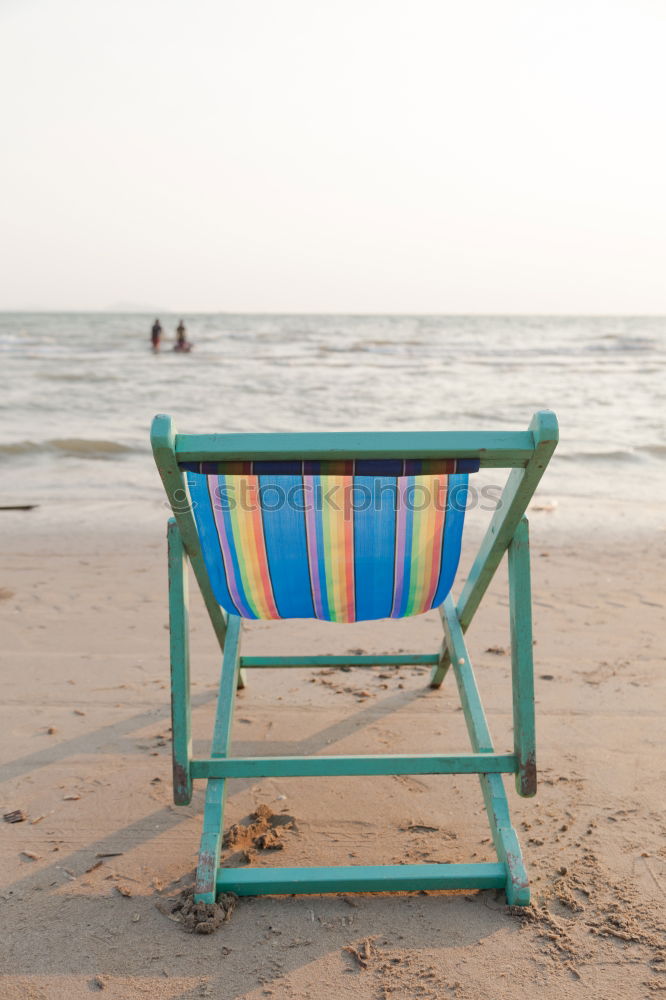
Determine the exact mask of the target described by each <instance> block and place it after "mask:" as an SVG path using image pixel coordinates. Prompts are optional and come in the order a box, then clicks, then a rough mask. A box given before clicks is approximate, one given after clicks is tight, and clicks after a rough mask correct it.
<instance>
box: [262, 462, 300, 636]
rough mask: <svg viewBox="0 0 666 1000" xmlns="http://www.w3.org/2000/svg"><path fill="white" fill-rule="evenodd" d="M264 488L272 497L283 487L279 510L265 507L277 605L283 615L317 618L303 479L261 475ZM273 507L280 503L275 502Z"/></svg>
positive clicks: (267, 545) (265, 522)
mask: <svg viewBox="0 0 666 1000" xmlns="http://www.w3.org/2000/svg"><path fill="white" fill-rule="evenodd" d="M259 487H260V491H261V492H263V491H264V489H266V491H267V493H268V495H269V496H270V497H271V498H272V497H273V494H274V490H273V487H277V488H278V489H279V490H283V491H284V494H285V502H284V503H283V504H282V505H281V506H280V507H279V508H278V509H275V510H273V509H270V510H266V508H263V509H262V513H261V516H262V519H263V523H264V539H265V541H266V556H267V558H268V568H269V571H270V575H271V583H272V584H273V596H274V597H275V604H276V606H277V609H278V611H279V613H280V615H281V617H282V618H314V607H313V604H312V593H311V591H310V571H309V568H308V552H307V542H306V534H305V512H304V510H303V507H304V494H303V480H302V479H301V477H300V475H299V476H283V475H281V476H279V478H276V477H275V476H261V477H260V479H259ZM269 506H270V507H271V508H272V507H274V506H276V505H274V504H273V503H272V502H271V503H270V505H269Z"/></svg>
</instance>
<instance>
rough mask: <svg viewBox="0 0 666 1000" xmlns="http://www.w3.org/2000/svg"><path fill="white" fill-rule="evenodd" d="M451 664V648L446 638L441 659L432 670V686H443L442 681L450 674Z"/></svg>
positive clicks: (440, 655)
mask: <svg viewBox="0 0 666 1000" xmlns="http://www.w3.org/2000/svg"><path fill="white" fill-rule="evenodd" d="M450 666H451V655H450V653H449V648H448V646H447V644H446V639H444V641H443V642H442V646H441V649H440V652H439V659H438V661H437V663H436V664H435V666H434V667H433V668H432V670H431V672H430V687H431V688H438V687H441V686H442V682H443V680H444V678H445V677H446V675H447V674H448V672H449V667H450Z"/></svg>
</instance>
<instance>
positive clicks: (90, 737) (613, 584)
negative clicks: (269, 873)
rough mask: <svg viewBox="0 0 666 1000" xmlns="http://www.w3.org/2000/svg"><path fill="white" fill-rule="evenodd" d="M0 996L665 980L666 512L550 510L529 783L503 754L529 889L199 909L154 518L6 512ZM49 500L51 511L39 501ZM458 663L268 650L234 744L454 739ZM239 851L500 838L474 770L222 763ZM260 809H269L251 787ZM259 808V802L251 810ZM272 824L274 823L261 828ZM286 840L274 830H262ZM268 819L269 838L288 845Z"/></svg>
mask: <svg viewBox="0 0 666 1000" xmlns="http://www.w3.org/2000/svg"><path fill="white" fill-rule="evenodd" d="M2 516H3V522H2V527H3V528H7V529H8V530H7V532H6V536H7V540H6V542H5V543H4V544H3V549H4V552H3V555H4V558H3V564H2V571H1V575H0V588H2V589H1V590H0V615H1V616H2V621H3V625H2V630H3V653H2V659H3V678H4V682H5V690H4V699H3V701H4V705H3V707H2V737H1V739H2V762H3V763H2V793H1V811H2V813H3V814H4V813H10V812H12V811H16V810H20V811H22V814H23V815H24V817H25V818H23V819H22V820H21V821H19V822H15V823H8V822H0V835H1V836H0V847H1V850H2V870H3V878H2V882H3V886H2V890H1V893H0V900H1V902H2V906H1V908H0V921H1V927H2V931H1V933H2V941H3V948H2V954H1V955H0V997H2V998H3V1000H4V998H7V1000H14V998H16V1000H18V998H21V1000H61V998H62V1000H71V998H78V997H81V998H83V997H88V996H89V995H90V993H91V992H100V993H103V995H104V996H105V997H108V998H114V1000H115V998H117V1000H134V998H135V997H137V998H138V997H151V998H155V1000H176V998H178V1000H190V998H191V1000H194V998H199V997H216V998H223V1000H227V998H229V1000H231V998H238V1000H240V998H243V1000H259V998H264V997H271V998H274V1000H281V998H329V997H330V998H347V997H349V998H351V997H353V998H354V1000H371V998H372V1000H375V998H391V1000H403V998H404V1000H408V998H409V1000H411V998H423V1000H429V998H432V1000H435V998H437V1000H439V998H446V997H455V998H459V1000H472V998H474V1000H478V998H489V1000H503V998H518V997H520V998H523V997H532V996H536V995H539V996H540V997H542V998H544V1000H549V998H557V1000H563V998H568V997H585V998H588V1000H589V998H595V997H599V998H602V997H603V998H611V997H623V998H626V1000H633V998H646V997H653V996H656V995H658V993H659V991H660V990H663V989H664V987H665V986H666V933H665V930H666V921H665V919H664V916H663V913H664V894H665V890H666V847H665V846H664V844H665V842H666V841H665V836H664V835H665V834H666V820H665V818H664V812H663V806H664V787H665V785H664V779H665V777H666V761H665V759H664V751H663V733H664V714H665V713H664V704H665V701H664V693H665V690H666V678H665V672H664V639H663V636H664V618H665V617H666V608H665V605H666V597H665V596H664V591H665V589H666V588H665V586H664V582H665V575H666V574H665V567H666V551H665V548H664V544H663V537H661V538H660V540H659V541H657V542H654V541H652V542H651V541H649V540H647V539H645V538H642V537H640V536H636V538H634V539H626V538H625V539H621V538H620V536H610V535H609V536H608V537H604V536H603V535H602V534H599V533H595V534H593V535H592V534H591V535H590V536H589V537H587V538H583V537H578V538H576V539H575V540H574V541H571V542H567V541H566V532H565V531H563V530H560V529H559V528H558V522H557V517H558V514H557V513H552V514H551V513H547V512H535V513H534V514H533V516H532V527H533V584H534V596H535V608H534V611H535V632H534V634H535V637H536V640H537V645H536V647H535V654H536V678H537V680H536V686H537V723H538V749H539V773H540V784H539V791H538V795H537V798H536V799H533V800H521V799H519V798H518V797H517V795H516V794H515V792H514V790H513V785H512V782H510V781H507V786H508V787H509V800H510V806H511V811H512V817H513V822H514V826H515V827H516V829H517V831H518V833H519V836H520V839H521V843H522V847H523V852H524V856H525V861H526V865H527V868H528V871H529V874H530V876H531V880H532V886H533V900H534V906H533V907H531V908H530V909H529V910H527V911H526V912H521V913H519V912H517V911H511V910H510V909H508V908H507V907H506V905H505V902H504V897H503V895H502V894H501V893H496V892H494V891H488V892H461V893H448V894H447V893H427V894H419V893H412V894H404V895H374V896H373V895H355V896H345V897H341V896H301V897H274V898H257V899H251V900H250V899H244V900H240V901H239V903H238V905H237V906H236V907H235V909H234V912H233V913H232V914H231V917H230V919H229V920H228V921H225V922H223V923H222V924H221V926H220V927H219V928H218V929H217V930H216V931H215V933H213V934H210V935H198V934H188V933H186V932H185V930H184V927H183V924H182V922H181V921H180V920H179V914H178V912H175V913H172V912H171V910H172V908H173V901H175V900H177V899H178V897H179V894H180V893H181V892H182V891H183V890H184V889H187V887H188V886H190V885H191V882H192V874H193V868H194V864H195V860H196V852H197V848H198V837H199V832H200V826H201V810H202V800H203V786H202V785H201V784H200V783H198V784H197V791H196V793H195V797H194V800H193V803H192V805H191V807H186V808H180V807H176V806H174V805H173V804H172V803H171V797H170V748H169V699H168V659H167V654H168V649H167V640H168V633H167V603H166V580H165V544H164V539H163V532H162V530H161V528H160V529H158V528H155V529H154V530H153V529H152V528H147V527H144V528H141V530H137V531H136V532H135V533H134V534H133V535H132V536H130V537H129V538H127V537H125V538H123V536H122V535H120V534H117V535H116V534H114V530H113V529H112V528H109V529H108V530H106V531H105V532H104V533H103V534H99V533H98V532H95V531H91V530H88V529H85V528H81V529H80V530H79V531H77V532H76V533H75V534H70V535H69V536H66V537H65V536H62V535H59V534H57V533H56V532H55V531H53V530H49V529H48V528H44V530H40V531H36V532H34V531H29V530H28V522H26V521H25V520H21V518H26V517H30V516H31V515H30V514H21V513H18V512H17V513H12V512H5V513H3V515H2ZM33 523H37V522H33ZM192 625H193V634H192V670H193V679H194V688H193V699H194V706H195V708H194V732H195V749H196V751H197V752H201V753H205V752H206V748H207V741H208V739H209V736H210V733H211V726H212V714H213V706H214V697H215V690H216V677H217V673H218V670H219V655H218V654H217V653H216V649H215V644H214V640H213V639H212V636H211V634H210V630H209V628H208V627H207V622H206V619H205V612H204V610H203V608H202V606H201V602H200V601H199V599H198V596H195V595H193V598H192ZM440 639H441V629H440V626H439V622H438V620H437V617H436V615H433V614H431V615H428V616H425V617H423V618H418V619H412V620H409V621H403V622H395V623H390V624H387V623H372V624H361V625H355V626H330V625H326V624H316V623H312V622H292V623H270V624H269V623H256V624H254V625H252V626H250V627H248V628H246V629H245V633H244V639H243V644H244V651H245V652H253V653H257V654H258V653H260V652H267V651H270V652H273V653H276V654H287V653H289V652H293V653H304V652H315V653H326V652H331V653H333V652H345V651H352V650H353V651H358V650H363V651H365V652H380V651H381V652H390V651H395V652H398V651H401V650H407V649H409V650H414V651H423V652H429V651H432V650H434V649H436V648H437V646H438V644H439V642H440ZM469 645H470V652H471V654H472V659H473V662H474V665H475V668H476V671H477V676H478V680H479V685H480V688H481V692H482V695H483V697H484V702H485V705H486V710H487V712H488V717H489V722H490V726H491V730H492V732H493V736H494V738H495V743H496V747H497V749H500V750H501V749H503V748H506V749H510V748H511V745H512V739H511V729H510V727H511V692H510V658H509V656H508V655H507V652H506V651H507V650H508V606H507V588H506V576H505V572H504V571H503V570H501V571H500V573H499V574H498V576H497V579H496V580H495V582H494V583H493V586H492V589H491V591H490V592H489V594H488V598H487V600H486V602H485V605H484V606H482V610H481V611H480V613H479V615H478V619H477V620H476V621H475V623H474V625H473V627H472V628H471V629H470V632H469ZM467 749H468V742H467V737H466V732H465V729H464V724H463V719H462V713H461V711H460V708H459V701H458V697H457V692H456V688H455V683H454V681H453V678H452V677H447V679H446V680H445V683H444V685H443V687H442V688H441V690H439V691H431V690H430V689H429V688H428V686H427V673H426V672H424V671H423V670H420V669H417V668H407V669H400V670H397V669H386V668H373V669H371V670H365V671H362V670H360V669H354V670H351V671H347V672H336V673H332V672H329V671H327V670H304V671H300V670H299V671H296V670H293V671H292V670H284V671H254V672H251V673H249V683H248V687H247V688H246V689H245V690H244V691H242V692H241V693H240V694H239V695H238V704H237V709H236V718H235V724H234V746H233V750H234V751H235V752H237V753H243V754H273V753H275V754H277V753H288V754H299V753H316V752H325V753H344V752H354V753H381V752H387V751H392V752H397V753H400V752H405V753H406V752H429V751H435V750H441V751H443V752H445V751H455V750H467ZM262 806H265V807H267V808H268V810H270V812H271V813H272V814H273V815H274V816H275V817H277V818H278V819H276V820H275V821H274V822H273V824H272V826H271V824H270V823H268V826H269V827H271V829H272V830H273V831H274V832H275V837H274V838H271V836H269V837H268V838H267V840H266V841H265V842H264V843H261V842H259V841H260V840H261V837H260V836H257V837H255V836H254V835H252V836H250V835H247V832H246V834H243V831H242V830H241V831H240V832H239V830H237V831H236V834H232V835H231V836H230V837H229V838H228V844H227V847H226V848H225V850H224V857H225V860H226V862H227V863H230V864H247V863H250V864H253V865H265V864H270V865H272V864H278V865H292V864H301V863H310V864H362V863H399V862H401V861H408V862H418V861H439V862H445V861H449V862H458V861H470V860H475V861H483V860H493V853H492V848H491V845H490V843H489V832H488V827H487V823H486V820H485V813H484V811H483V804H482V798H481V794H480V790H479V787H478V781H477V779H476V778H474V777H473V776H469V777H457V778H456V777H448V776H414V777H410V776H402V777H382V778H353V779H344V778H330V779H317V781H316V782H315V780H314V779H303V778H292V779H264V780H260V781H256V782H253V781H240V780H239V781H235V782H231V783H230V787H229V794H228V798H227V809H226V816H225V829H226V830H227V831H228V830H229V828H230V827H232V825H234V824H242V825H244V826H247V825H248V824H249V823H251V822H252V821H253V820H254V821H255V822H256V814H257V809H259V807H262ZM260 814H261V810H260ZM263 815H264V818H266V817H268V815H269V813H268V811H264V813H263ZM264 832H265V831H264ZM272 839H273V842H272V843H271V840H272ZM275 840H279V841H280V844H279V846H276V844H275V842H274V841H275Z"/></svg>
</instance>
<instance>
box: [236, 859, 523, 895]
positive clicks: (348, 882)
mask: <svg viewBox="0 0 666 1000" xmlns="http://www.w3.org/2000/svg"><path fill="white" fill-rule="evenodd" d="M505 882H506V869H505V867H504V865H503V864H493V863H478V864H472V865H447V864H420V865H341V866H339V867H331V868H221V869H220V870H219V872H218V876H217V891H218V893H219V892H235V893H236V894H237V895H239V896H267V895H273V894H276V895H278V894H284V893H306V892H413V891H416V890H419V889H503V888H504V884H505Z"/></svg>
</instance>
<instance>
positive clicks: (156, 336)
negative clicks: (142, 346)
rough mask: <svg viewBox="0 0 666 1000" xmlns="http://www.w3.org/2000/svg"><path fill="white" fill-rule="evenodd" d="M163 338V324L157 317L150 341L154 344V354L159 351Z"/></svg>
mask: <svg viewBox="0 0 666 1000" xmlns="http://www.w3.org/2000/svg"><path fill="white" fill-rule="evenodd" d="M161 340H162V324H161V323H160V321H159V320H158V319H156V320H155V322H154V323H153V325H152V328H151V331H150V342H151V344H152V345H153V353H154V354H157V352H158V351H159V349H160V341H161Z"/></svg>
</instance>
